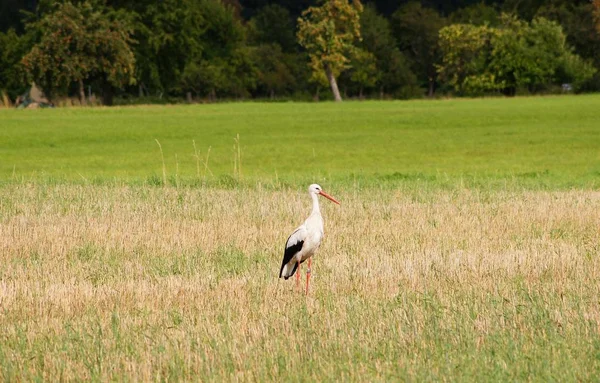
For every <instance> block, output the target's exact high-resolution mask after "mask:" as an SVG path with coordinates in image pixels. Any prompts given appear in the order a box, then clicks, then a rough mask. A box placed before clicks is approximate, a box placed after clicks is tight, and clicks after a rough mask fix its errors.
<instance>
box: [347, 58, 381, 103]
mask: <svg viewBox="0 0 600 383" xmlns="http://www.w3.org/2000/svg"><path fill="white" fill-rule="evenodd" d="M350 63H351V66H350V81H352V82H353V83H355V84H357V85H358V97H359V98H360V99H362V98H363V97H364V94H363V91H364V89H365V88H373V87H375V85H377V81H378V80H379V72H378V70H377V64H376V60H375V56H374V55H373V53H371V52H369V51H366V50H364V49H356V50H355V51H354V53H353V54H352V59H351V61H350Z"/></svg>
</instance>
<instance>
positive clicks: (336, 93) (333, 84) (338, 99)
mask: <svg viewBox="0 0 600 383" xmlns="http://www.w3.org/2000/svg"><path fill="white" fill-rule="evenodd" d="M325 73H326V74H327V80H329V85H330V86H331V92H332V93H333V99H334V100H335V101H336V102H341V101H342V96H341V95H340V90H339V89H338V86H337V82H336V81H335V76H334V75H333V72H332V71H331V69H329V66H327V65H326V66H325Z"/></svg>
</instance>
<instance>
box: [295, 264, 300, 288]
mask: <svg viewBox="0 0 600 383" xmlns="http://www.w3.org/2000/svg"><path fill="white" fill-rule="evenodd" d="M299 289H300V261H298V267H297V268H296V290H299Z"/></svg>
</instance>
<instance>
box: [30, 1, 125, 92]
mask: <svg viewBox="0 0 600 383" xmlns="http://www.w3.org/2000/svg"><path fill="white" fill-rule="evenodd" d="M129 21H130V20H129V19H128V17H127V14H126V13H124V12H116V11H114V10H112V9H110V8H104V7H100V6H99V5H97V4H95V3H92V2H88V1H85V2H82V3H80V4H73V3H71V2H65V3H59V4H57V5H56V7H55V8H54V9H53V10H52V12H51V13H48V14H46V15H45V16H44V17H43V18H42V19H41V20H39V21H37V22H34V23H31V24H29V25H28V26H27V28H28V29H29V30H30V31H35V32H36V33H38V34H39V35H40V40H39V41H38V42H36V44H35V45H34V46H33V48H32V49H31V51H30V52H29V53H28V54H27V55H25V56H24V57H23V60H22V62H23V65H24V67H25V70H26V71H27V74H28V75H29V77H30V79H31V80H33V81H35V82H36V83H37V84H39V85H41V86H42V88H43V89H44V90H45V92H46V95H47V96H49V97H50V96H51V95H52V94H53V93H54V90H55V89H61V88H65V87H67V86H68V85H69V84H70V83H71V82H74V81H82V80H86V79H89V78H91V77H92V76H103V78H105V80H106V81H108V82H109V83H110V84H112V85H113V86H116V87H121V86H124V85H128V84H133V83H134V82H135V77H134V63H135V60H134V55H133V52H132V50H131V47H130V45H131V44H132V43H133V40H132V38H131V33H132V28H131V24H130V22H129Z"/></svg>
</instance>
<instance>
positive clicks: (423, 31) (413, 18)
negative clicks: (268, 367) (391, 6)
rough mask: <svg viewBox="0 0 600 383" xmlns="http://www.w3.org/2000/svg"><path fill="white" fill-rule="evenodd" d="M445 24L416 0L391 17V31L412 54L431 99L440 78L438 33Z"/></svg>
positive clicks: (416, 71) (443, 20)
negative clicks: (437, 68)
mask: <svg viewBox="0 0 600 383" xmlns="http://www.w3.org/2000/svg"><path fill="white" fill-rule="evenodd" d="M446 23H447V21H446V19H444V18H443V17H442V16H441V15H440V14H439V13H438V12H436V11H435V10H434V9H431V8H427V7H423V6H422V5H421V3H420V2H415V1H413V2H410V3H407V4H405V5H403V6H401V7H400V8H398V10H397V11H396V12H394V14H393V15H392V29H393V31H394V35H395V37H396V40H397V41H398V44H399V47H400V49H401V50H402V51H403V52H406V53H407V55H409V57H410V59H411V61H412V64H413V70H414V72H415V73H418V74H419V76H420V78H422V79H424V80H425V82H426V83H427V85H428V87H429V95H430V96H432V95H433V92H434V85H435V81H436V77H437V72H436V67H435V64H436V62H438V59H439V48H438V35H439V30H440V29H441V28H443V27H444V26H445V25H446Z"/></svg>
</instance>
